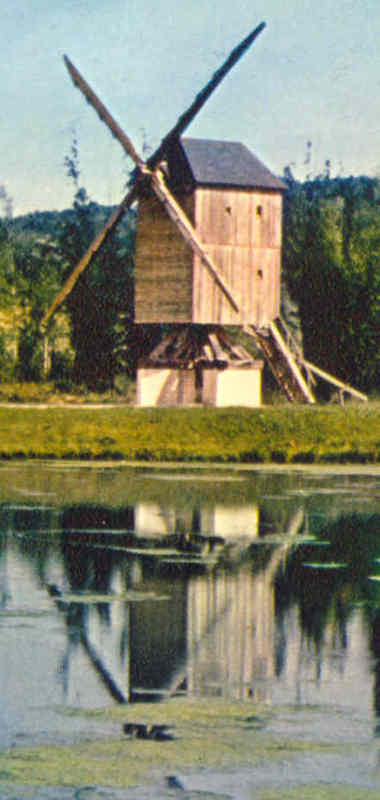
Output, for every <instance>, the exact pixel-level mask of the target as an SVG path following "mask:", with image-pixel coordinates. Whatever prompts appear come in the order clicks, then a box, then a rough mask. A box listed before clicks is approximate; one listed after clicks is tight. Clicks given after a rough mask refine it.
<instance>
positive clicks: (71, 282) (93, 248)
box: [41, 187, 138, 326]
mask: <svg viewBox="0 0 380 800" xmlns="http://www.w3.org/2000/svg"><path fill="white" fill-rule="evenodd" d="M137 197H138V193H137V189H136V187H133V188H132V189H131V191H130V192H128V194H127V195H126V196H125V198H124V200H123V202H122V203H121V204H120V206H119V207H118V208H117V209H116V211H114V213H113V214H112V216H111V217H110V218H109V220H108V222H107V224H106V226H105V227H104V228H103V230H102V231H100V233H99V234H98V236H97V237H96V238H95V239H94V240H93V242H92V243H91V244H90V247H89V248H88V250H86V252H85V254H84V255H83V256H82V258H81V260H80V261H79V263H78V264H77V265H76V267H75V269H74V270H73V271H72V272H71V274H70V275H69V277H68V278H67V281H66V282H65V283H64V285H63V287H62V289H61V291H60V292H58V294H57V296H56V297H55V299H54V300H53V302H52V304H51V305H50V306H49V308H48V310H47V311H46V312H45V314H44V316H43V318H42V320H41V326H44V325H46V324H47V323H48V322H49V319H50V317H51V316H52V314H54V312H55V311H56V310H57V308H58V306H60V305H62V303H63V301H64V300H65V299H66V297H67V295H68V294H69V293H70V292H71V290H72V289H73V287H74V286H75V284H76V282H77V280H78V278H79V277H80V275H81V274H82V272H83V271H84V270H85V269H86V267H87V266H88V264H89V263H90V261H91V260H92V259H93V257H94V256H95V255H96V253H97V252H98V251H99V250H100V249H101V248H102V247H103V245H104V244H105V242H106V241H107V239H108V236H109V235H110V233H111V232H112V231H113V229H114V228H115V226H116V225H117V223H118V222H119V220H120V219H121V217H122V216H123V215H124V214H125V212H126V211H127V209H128V208H129V207H130V206H131V205H132V204H133V203H134V202H135V201H136V200H137Z"/></svg>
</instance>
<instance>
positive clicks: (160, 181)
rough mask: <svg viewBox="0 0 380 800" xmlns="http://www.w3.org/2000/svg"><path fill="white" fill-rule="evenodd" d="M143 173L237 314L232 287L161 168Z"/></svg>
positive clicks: (237, 308)
mask: <svg viewBox="0 0 380 800" xmlns="http://www.w3.org/2000/svg"><path fill="white" fill-rule="evenodd" d="M144 174H147V175H149V176H150V178H151V184H152V188H153V190H154V191H155V193H156V195H157V197H158V198H159V200H161V202H162V204H163V206H164V208H165V210H166V212H167V214H168V215H169V217H170V218H171V219H172V220H173V222H174V223H175V225H176V226H177V228H178V229H179V230H180V232H181V233H182V236H183V237H184V239H185V240H186V242H187V243H188V244H189V245H190V247H191V248H192V249H193V251H194V253H196V255H197V256H199V258H200V259H201V261H202V264H204V266H205V267H206V269H207V270H208V271H209V272H210V274H211V275H212V277H213V278H214V281H215V283H216V284H217V286H218V287H219V289H220V290H221V291H222V292H223V294H224V296H225V298H226V300H227V301H228V303H229V304H230V306H232V308H233V309H234V311H236V313H237V314H238V313H239V311H240V308H239V304H238V302H237V300H236V298H235V296H234V294H233V292H232V289H231V288H230V287H229V285H228V283H227V281H226V280H225V278H224V276H223V275H222V274H221V273H220V272H219V270H218V268H217V267H216V266H215V264H214V263H213V261H212V260H211V258H210V257H209V256H208V255H207V253H206V252H205V250H204V245H203V244H202V242H201V241H200V239H199V238H198V235H197V233H196V232H195V229H194V228H193V226H192V224H191V222H190V220H189V218H188V217H187V216H186V214H185V212H184V211H183V209H182V208H181V206H180V205H179V203H177V201H176V199H175V198H174V197H173V195H172V194H171V193H170V192H169V190H168V189H167V188H166V186H165V181H164V176H163V173H162V172H161V170H159V169H157V170H155V171H154V172H149V171H148V170H144Z"/></svg>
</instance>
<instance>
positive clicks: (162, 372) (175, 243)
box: [43, 23, 339, 406]
mask: <svg viewBox="0 0 380 800" xmlns="http://www.w3.org/2000/svg"><path fill="white" fill-rule="evenodd" d="M264 27H265V23H261V24H260V25H259V26H258V27H257V28H255V30H253V31H252V32H251V33H250V34H249V36H247V38H246V39H244V41H242V42H241V43H240V44H239V45H238V46H237V47H236V48H235V49H234V50H233V51H232V53H231V54H230V56H229V57H228V58H227V60H226V61H225V62H224V64H223V65H222V67H221V68H220V69H219V70H218V71H217V72H216V73H215V74H214V75H213V77H212V78H211V80H210V81H209V83H208V84H207V85H206V86H205V87H204V88H203V89H202V90H201V92H200V93H199V94H197V95H196V97H195V100H194V101H193V103H192V104H191V106H190V107H189V108H188V109H187V110H186V111H185V112H184V113H183V114H182V115H181V116H180V117H179V119H178V121H177V123H176V125H175V126H174V128H172V130H170V131H169V133H168V134H167V135H166V136H165V137H164V139H163V140H162V142H161V144H160V145H159V147H158V148H157V150H156V151H155V152H154V153H153V155H151V156H150V158H149V159H148V160H147V161H144V160H143V159H142V158H141V156H140V155H139V154H138V153H137V151H136V149H135V148H134V146H133V144H132V142H131V140H130V139H129V137H128V136H127V135H126V134H125V133H124V131H123V130H122V129H121V127H120V126H119V124H118V123H117V122H116V121H115V119H114V118H113V117H112V116H111V114H110V113H109V112H108V110H107V109H106V107H105V106H104V105H103V103H102V102H101V101H100V100H99V98H98V97H97V95H96V94H95V93H94V92H93V90H92V89H91V88H90V86H89V85H88V83H87V82H86V81H85V80H84V78H83V77H82V76H81V74H80V73H79V72H78V70H77V69H76V68H75V67H74V65H73V64H72V62H71V61H70V60H69V58H68V57H67V56H64V61H65V64H66V66H67V68H68V70H69V73H70V75H71V77H72V79H73V82H74V84H75V86H76V87H78V88H79V89H80V90H81V92H82V93H83V94H84V96H85V98H86V100H87V101H88V102H89V103H90V104H91V105H92V106H93V108H94V109H95V111H96V112H97V113H98V115H99V117H100V119H101V120H102V121H103V122H104V123H105V124H106V125H107V126H108V128H109V129H110V131H111V133H112V134H113V136H115V137H116V138H117V139H118V141H119V142H120V144H121V145H122V147H123V148H124V150H125V152H126V153H127V154H128V155H129V156H130V157H131V158H132V160H133V161H134V163H135V167H136V168H135V170H134V173H133V178H132V182H131V187H130V189H129V191H128V194H127V195H126V197H125V198H124V199H123V201H122V203H121V204H120V206H119V208H117V210H116V211H115V212H114V214H113V215H112V216H111V218H110V220H109V221H108V223H107V225H106V226H105V228H104V229H103V230H102V231H101V233H100V234H99V235H98V236H97V238H96V239H95V241H94V242H93V243H92V244H91V246H90V247H89V249H88V250H87V252H86V253H85V254H84V256H83V257H82V259H81V260H80V262H79V264H78V265H77V267H76V268H75V269H74V271H73V272H72V274H71V275H70V277H69V278H68V280H67V281H66V283H65V285H64V287H63V288H62V290H61V292H60V293H59V294H58V295H57V297H56V299H55V300H54V302H53V303H52V305H51V306H50V308H49V309H48V311H47V313H46V314H45V317H44V320H43V322H44V323H45V324H46V323H47V321H48V319H49V318H50V316H51V315H52V314H53V313H54V311H55V310H56V308H57V307H58V306H59V305H60V304H61V303H62V302H63V301H64V299H65V297H66V296H67V295H68V293H69V292H70V291H71V289H72V288H73V286H74V285H75V283H76V281H77V280H78V278H79V276H80V274H81V273H82V272H83V270H84V269H85V268H86V267H87V266H88V265H89V263H90V262H91V260H92V258H93V257H94V256H95V254H96V253H97V252H98V251H99V249H100V248H101V247H102V246H103V245H104V243H105V242H106V240H107V238H108V236H109V235H110V234H111V233H112V231H113V230H114V228H115V226H116V225H117V224H118V222H119V221H120V219H121V218H122V216H123V215H124V213H125V212H126V211H127V209H128V208H130V207H131V206H132V205H133V204H134V203H135V202H136V201H138V203H139V212H138V224H137V244H136V261H135V322H136V323H145V324H146V323H148V324H149V323H151V324H155V323H167V324H169V325H171V326H172V327H171V332H170V333H169V335H168V336H167V337H166V338H165V339H164V340H163V341H162V342H161V343H160V344H159V345H158V347H157V348H155V350H154V351H153V352H152V353H151V354H150V355H149V357H148V358H146V359H145V360H144V361H143V362H140V363H139V365H138V375H137V401H138V403H139V404H141V405H160V404H179V405H181V404H189V403H193V402H195V401H198V402H202V403H208V404H213V405H248V406H249V405H259V404H260V370H261V366H262V363H261V362H257V361H254V360H253V359H252V358H251V357H250V355H249V354H248V353H247V352H246V351H245V349H243V348H242V347H241V346H237V345H234V344H233V342H232V340H231V339H230V337H229V335H228V333H227V331H226V326H227V327H228V326H231V325H232V326H240V327H242V328H244V329H245V331H246V332H247V333H249V334H250V335H252V336H253V337H254V338H255V340H256V343H257V344H258V345H259V346H260V348H261V350H262V352H263V354H264V356H265V358H266V359H267V361H268V362H269V364H270V366H271V368H272V370H273V372H274V374H275V377H276V379H277V381H278V382H279V384H280V386H281V387H282V388H283V389H284V391H285V392H286V394H287V396H288V397H289V398H290V399H291V400H297V401H301V402H305V401H306V402H314V397H313V395H312V392H311V390H310V388H309V382H308V381H307V380H306V379H305V378H306V377H307V374H309V375H310V373H311V371H312V367H313V365H310V364H306V362H304V360H303V358H302V354H301V353H300V352H299V351H297V350H296V351H295V350H294V348H293V350H292V348H291V347H290V340H289V336H288V333H287V331H286V330H285V335H284V329H282V330H280V328H279V323H280V264H281V228H282V194H283V191H284V190H285V189H286V186H285V185H284V184H283V183H282V182H281V181H280V180H279V179H278V178H276V177H275V176H274V175H272V173H271V172H270V171H269V170H268V169H267V168H266V167H265V166H264V165H263V164H262V163H261V162H260V161H259V160H258V159H257V158H256V157H255V156H254V155H253V154H252V153H251V152H250V151H249V150H247V148H245V147H244V146H243V145H241V144H239V143H236V142H223V141H217V142H213V141H205V140H196V139H183V138H181V137H182V134H183V133H184V132H185V130H186V129H187V128H188V126H189V125H190V123H191V122H192V121H193V119H194V118H195V116H196V115H197V114H198V112H199V111H200V110H201V108H202V107H203V106H204V104H205V103H206V101H207V100H208V98H209V97H210V95H211V94H212V93H213V92H214V91H215V89H216V88H217V86H218V85H219V84H220V83H221V81H222V80H223V78H224V77H225V76H226V75H227V73H228V72H229V71H230V70H231V69H232V67H233V66H234V65H235V64H236V63H237V61H238V60H239V59H240V58H241V56H242V55H243V53H245V52H246V51H247V49H248V48H249V47H250V46H251V44H252V43H253V42H254V41H255V39H256V38H257V36H258V35H259V34H260V33H261V31H262V30H263V28H264ZM338 384H339V382H338Z"/></svg>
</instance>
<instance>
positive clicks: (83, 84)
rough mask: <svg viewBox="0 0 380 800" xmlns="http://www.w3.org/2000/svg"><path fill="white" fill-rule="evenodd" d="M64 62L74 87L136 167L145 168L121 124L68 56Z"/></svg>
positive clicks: (64, 58)
mask: <svg viewBox="0 0 380 800" xmlns="http://www.w3.org/2000/svg"><path fill="white" fill-rule="evenodd" d="M63 60H64V62H65V64H66V67H67V69H68V71H69V73H70V75H71V78H72V80H73V83H74V86H76V87H77V88H78V89H80V91H81V92H82V94H84V96H85V98H86V100H87V101H88V103H90V105H92V107H93V108H94V109H95V111H96V112H97V114H98V116H99V117H100V119H101V120H102V122H105V124H106V125H107V127H108V128H109V129H110V131H111V133H112V135H113V136H115V138H116V139H118V141H119V142H120V144H121V145H122V147H123V148H124V150H125V152H126V153H127V155H129V156H130V157H131V158H132V160H133V161H134V162H135V164H136V166H138V167H143V166H144V161H143V159H142V158H141V156H139V154H138V152H137V150H135V148H134V146H133V144H132V142H131V140H130V138H129V136H127V134H126V133H124V131H123V130H122V128H121V127H120V125H119V123H118V122H116V120H115V119H114V118H113V116H112V115H111V114H110V113H109V111H108V110H107V108H106V107H105V105H104V104H103V103H102V101H101V100H100V99H99V97H98V96H97V95H96V94H95V92H94V91H93V89H91V86H89V84H88V83H87V81H85V79H84V78H83V76H82V75H81V74H80V72H79V71H78V70H77V68H76V67H74V64H73V63H72V61H70V59H69V57H68V56H63Z"/></svg>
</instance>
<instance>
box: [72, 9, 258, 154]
mask: <svg viewBox="0 0 380 800" xmlns="http://www.w3.org/2000/svg"><path fill="white" fill-rule="evenodd" d="M264 28H265V22H261V23H260V25H258V26H257V28H255V29H254V30H253V31H251V33H250V34H249V35H248V36H247V37H246V38H245V39H243V41H242V42H240V44H238V45H237V47H235V48H234V50H232V52H231V53H230V55H229V56H228V58H227V59H226V61H225V62H224V63H223V64H222V66H221V67H220V68H219V69H218V70H217V71H216V72H215V73H214V75H213V76H212V78H211V80H210V81H209V82H208V83H207V84H206V86H204V88H203V89H202V90H201V91H200V92H199V93H198V94H197V95H196V97H195V100H193V102H192V104H191V105H190V106H189V108H188V109H187V110H186V111H185V112H184V113H183V114H181V116H180V117H179V119H178V121H177V122H176V124H175V125H174V128H172V129H171V130H170V131H169V133H168V134H167V135H166V136H165V137H164V138H163V140H162V142H161V144H160V145H159V147H158V148H157V150H156V151H155V152H154V153H153V154H152V155H151V156H150V158H149V159H148V162H147V163H148V166H149V167H150V168H151V169H153V168H154V167H155V166H157V164H158V163H159V162H160V161H161V159H162V157H163V155H164V152H165V149H166V147H167V144H168V142H169V141H170V140H172V139H175V138H178V137H180V136H181V135H182V133H184V132H185V130H186V128H188V127H189V125H190V123H191V122H192V121H193V119H194V118H195V117H196V115H197V114H198V113H199V111H200V110H201V108H203V106H204V105H205V103H206V102H207V100H208V99H209V97H210V96H211V95H212V93H213V92H214V91H215V89H216V88H217V87H218V86H219V84H220V83H221V82H222V80H223V79H224V78H225V77H226V75H227V74H228V73H229V72H230V71H231V69H232V68H233V67H234V66H235V64H236V63H237V62H238V61H239V60H240V58H241V57H242V56H243V55H244V53H245V52H246V51H247V50H248V49H249V47H251V45H252V44H253V42H254V41H255V39H257V37H258V36H259V34H260V33H261V32H262V31H263V30H264ZM63 59H64V62H65V64H66V67H67V69H68V71H69V73H70V75H71V78H72V80H73V83H74V86H76V87H77V88H78V89H80V91H81V92H82V94H84V96H85V98H86V100H87V101H88V102H89V103H90V104H91V105H92V107H93V108H94V109H95V111H96V112H97V114H98V115H99V117H100V119H101V120H102V122H104V123H105V124H106V125H107V126H108V128H109V129H110V131H111V133H112V135H113V136H115V138H116V139H118V141H119V142H120V144H121V145H122V147H123V148H124V150H125V152H126V153H127V154H128V155H129V156H130V157H131V158H132V160H133V161H134V162H135V164H136V166H137V167H140V168H141V167H144V166H145V163H144V161H143V159H142V158H141V156H140V155H139V154H138V152H137V151H136V149H135V147H134V145H133V144H132V142H131V140H130V138H129V137H128V136H127V134H126V133H125V132H124V131H123V130H122V128H121V127H120V125H119V124H118V122H116V120H115V119H114V118H113V116H112V115H111V114H110V113H109V111H108V110H107V108H106V107H105V105H104V103H102V101H101V100H100V99H99V97H98V96H97V95H96V94H95V92H94V91H93V89H91V87H90V86H89V84H88V83H87V81H86V80H85V79H84V78H83V76H82V75H81V74H80V72H79V70H77V68H76V67H74V64H73V63H72V61H70V59H69V57H68V56H66V55H65V56H64V57H63Z"/></svg>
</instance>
